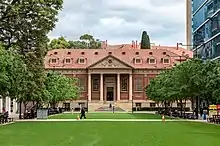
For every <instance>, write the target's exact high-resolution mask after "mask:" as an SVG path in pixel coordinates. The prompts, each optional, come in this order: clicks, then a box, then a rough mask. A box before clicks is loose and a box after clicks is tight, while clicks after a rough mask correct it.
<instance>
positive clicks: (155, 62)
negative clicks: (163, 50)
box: [148, 57, 157, 64]
mask: <svg viewBox="0 0 220 146" xmlns="http://www.w3.org/2000/svg"><path fill="white" fill-rule="evenodd" d="M148 59H149V62H148V63H149V64H157V61H156V59H155V58H154V57H150V58H148ZM151 59H154V63H151V62H150V60H151Z"/></svg>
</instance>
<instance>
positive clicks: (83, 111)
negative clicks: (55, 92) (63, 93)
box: [80, 107, 86, 119]
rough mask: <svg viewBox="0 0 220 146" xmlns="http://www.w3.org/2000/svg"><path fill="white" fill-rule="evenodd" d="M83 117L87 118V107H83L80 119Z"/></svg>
mask: <svg viewBox="0 0 220 146" xmlns="http://www.w3.org/2000/svg"><path fill="white" fill-rule="evenodd" d="M83 117H84V119H86V112H85V109H84V108H83V107H82V108H81V116H80V119H82V118H83Z"/></svg>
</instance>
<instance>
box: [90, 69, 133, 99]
mask: <svg viewBox="0 0 220 146" xmlns="http://www.w3.org/2000/svg"><path fill="white" fill-rule="evenodd" d="M100 72H101V71H100ZM88 100H89V101H92V100H99V101H109V102H114V101H120V100H124V101H129V100H132V74H131V73H128V72H127V73H116V74H113V73H103V72H101V73H100V74H97V73H89V74H88Z"/></svg>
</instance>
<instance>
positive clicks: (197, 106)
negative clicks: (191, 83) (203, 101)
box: [195, 96, 199, 119]
mask: <svg viewBox="0 0 220 146" xmlns="http://www.w3.org/2000/svg"><path fill="white" fill-rule="evenodd" d="M195 113H196V119H199V97H198V96H196V111H195Z"/></svg>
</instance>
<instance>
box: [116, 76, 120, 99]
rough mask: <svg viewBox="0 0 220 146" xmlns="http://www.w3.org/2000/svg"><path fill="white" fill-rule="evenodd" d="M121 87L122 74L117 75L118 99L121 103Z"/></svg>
mask: <svg viewBox="0 0 220 146" xmlns="http://www.w3.org/2000/svg"><path fill="white" fill-rule="evenodd" d="M120 88H121V86H120V74H117V99H118V101H120V99H121V95H120V92H121V89H120Z"/></svg>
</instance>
